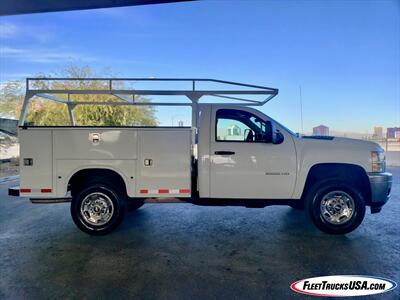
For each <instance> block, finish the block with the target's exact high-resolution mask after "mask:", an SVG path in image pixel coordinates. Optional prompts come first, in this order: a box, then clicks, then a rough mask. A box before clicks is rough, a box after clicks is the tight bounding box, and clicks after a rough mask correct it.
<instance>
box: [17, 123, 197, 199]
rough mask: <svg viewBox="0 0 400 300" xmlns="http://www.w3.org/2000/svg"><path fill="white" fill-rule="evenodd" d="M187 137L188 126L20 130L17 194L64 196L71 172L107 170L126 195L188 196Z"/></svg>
mask: <svg viewBox="0 0 400 300" xmlns="http://www.w3.org/2000/svg"><path fill="white" fill-rule="evenodd" d="M191 139H192V130H191V128H190V127H26V126H24V127H21V128H19V140H20V144H21V147H20V149H21V153H20V192H21V195H23V196H27V197H40V198H45V197H49V198H50V197H63V196H65V194H66V193H67V187H68V182H69V180H70V179H71V177H72V176H73V175H74V174H75V173H76V172H79V171H80V170H84V169H108V170H112V171H115V172H116V173H118V174H119V175H120V176H121V177H122V178H123V180H124V182H125V185H126V187H127V194H128V196H130V197H145V198H147V197H182V198H184V197H190V193H191V191H190V187H191ZM30 163H32V165H29V164H30Z"/></svg>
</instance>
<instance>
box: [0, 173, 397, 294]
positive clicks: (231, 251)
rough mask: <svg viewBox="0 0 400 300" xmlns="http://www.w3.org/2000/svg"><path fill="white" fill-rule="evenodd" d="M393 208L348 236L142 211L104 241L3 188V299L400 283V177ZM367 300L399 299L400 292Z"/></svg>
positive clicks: (232, 218) (200, 214) (279, 221)
mask: <svg viewBox="0 0 400 300" xmlns="http://www.w3.org/2000/svg"><path fill="white" fill-rule="evenodd" d="M389 171H390V172H392V173H393V174H394V186H393V192H392V198H391V200H390V201H389V203H388V204H387V205H386V206H385V207H384V208H383V210H382V212H381V213H379V214H374V215H371V214H370V213H369V212H368V213H367V214H366V217H365V220H364V222H363V223H362V224H361V226H360V227H359V228H358V229H357V230H355V231H354V232H352V233H350V234H347V235H345V236H332V235H327V234H324V233H322V232H320V231H318V230H317V229H316V228H315V227H314V226H313V225H312V223H311V222H310V221H309V220H308V218H307V217H306V214H305V213H304V212H302V211H296V210H294V209H291V208H289V207H283V206H282V207H281V206H270V207H266V208H264V209H255V208H242V207H201V206H194V205H191V204H146V205H145V206H143V207H142V208H141V209H140V210H138V211H137V212H133V213H128V214H127V216H126V218H125V220H124V222H123V224H122V225H121V226H120V227H119V228H118V229H117V230H116V231H115V232H113V233H111V234H109V235H107V236H100V237H94V236H89V235H86V234H85V233H83V232H81V231H79V230H78V229H77V228H76V227H75V225H74V223H73V222H72V219H71V217H70V212H69V204H51V205H49V204H47V205H46V204H31V203H30V202H29V200H28V199H27V198H16V197H9V196H7V188H8V187H9V186H13V185H18V181H17V180H11V181H8V182H5V183H3V184H0V298H1V299H61V298H67V299H118V298H120V299H132V298H134V299H191V300H193V299H286V298H305V296H304V295H300V294H297V293H295V292H293V291H291V290H290V287H289V286H290V284H291V283H293V282H295V281H296V280H299V279H303V278H308V277H314V276H323V275H341V274H360V275H373V276H380V277H385V278H389V279H392V280H395V281H397V282H398V283H399V282H400V234H399V229H400V219H399V216H400V206H399V203H400V168H390V169H389ZM358 299H359V298H358ZM368 299H400V289H399V288H397V289H396V290H394V291H391V292H389V293H386V294H382V295H376V296H370V297H368Z"/></svg>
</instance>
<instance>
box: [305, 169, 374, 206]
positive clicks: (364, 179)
mask: <svg viewBox="0 0 400 300" xmlns="http://www.w3.org/2000/svg"><path fill="white" fill-rule="evenodd" d="M339 178H340V180H342V181H346V182H349V183H351V184H352V185H355V186H357V187H358V188H359V189H360V192H361V193H362V195H363V196H364V199H365V201H366V204H370V203H371V187H370V184H369V179H368V175H367V173H366V172H365V170H364V169H363V168H362V167H360V166H357V165H352V164H341V163H324V164H317V165H314V166H312V167H311V169H310V171H309V172H308V175H307V180H306V183H305V185H304V189H303V194H302V196H301V199H304V197H305V196H306V195H307V192H308V190H309V189H310V188H311V187H312V186H313V185H314V184H315V183H317V182H318V181H322V180H327V179H339Z"/></svg>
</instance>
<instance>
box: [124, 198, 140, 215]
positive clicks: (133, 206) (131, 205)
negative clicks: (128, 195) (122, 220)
mask: <svg viewBox="0 0 400 300" xmlns="http://www.w3.org/2000/svg"><path fill="white" fill-rule="evenodd" d="M125 203H126V210H127V211H129V212H132V211H136V210H138V209H139V208H141V207H142V206H143V205H144V201H143V200H140V199H128V200H126V202H125Z"/></svg>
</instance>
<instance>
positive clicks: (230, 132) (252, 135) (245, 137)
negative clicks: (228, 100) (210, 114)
mask: <svg viewBox="0 0 400 300" xmlns="http://www.w3.org/2000/svg"><path fill="white" fill-rule="evenodd" d="M215 134H216V141H221V142H222V141H236V142H248V143H254V142H264V143H265V142H270V140H271V125H270V123H269V122H265V121H264V120H261V119H260V118H259V117H257V116H256V115H253V114H252V113H249V112H247V111H242V110H236V109H220V110H218V111H217V116H216V132H215Z"/></svg>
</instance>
